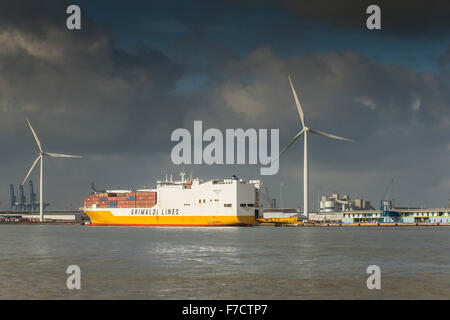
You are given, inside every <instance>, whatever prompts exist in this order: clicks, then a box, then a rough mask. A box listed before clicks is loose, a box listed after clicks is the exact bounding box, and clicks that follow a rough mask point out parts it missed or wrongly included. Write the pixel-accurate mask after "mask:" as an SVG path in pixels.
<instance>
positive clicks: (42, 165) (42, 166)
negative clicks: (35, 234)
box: [22, 119, 81, 222]
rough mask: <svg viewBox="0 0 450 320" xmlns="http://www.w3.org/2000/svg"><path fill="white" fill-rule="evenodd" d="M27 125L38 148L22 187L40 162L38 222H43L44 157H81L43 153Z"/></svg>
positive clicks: (37, 140)
mask: <svg viewBox="0 0 450 320" xmlns="http://www.w3.org/2000/svg"><path fill="white" fill-rule="evenodd" d="M27 122H28V125H29V126H30V129H31V132H32V133H33V136H34V139H35V140H36V144H37V146H38V148H39V156H38V157H37V158H36V160H34V162H33V164H32V166H31V168H30V171H28V173H27V175H26V176H25V179H23V182H22V185H24V183H25V182H26V181H27V179H28V177H29V176H30V174H31V171H33V169H34V167H35V166H36V164H37V163H38V161H39V160H40V161H41V174H40V175H41V177H40V186H39V218H40V221H41V222H43V221H44V200H43V199H42V197H43V178H42V176H43V170H44V156H49V157H53V158H81V156H74V155H70V154H60V153H50V152H44V151H43V150H42V146H41V142H40V141H39V138H38V137H37V135H36V132H34V130H33V127H32V126H31V123H30V121H28V119H27Z"/></svg>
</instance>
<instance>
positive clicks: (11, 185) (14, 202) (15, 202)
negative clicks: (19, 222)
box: [9, 183, 17, 210]
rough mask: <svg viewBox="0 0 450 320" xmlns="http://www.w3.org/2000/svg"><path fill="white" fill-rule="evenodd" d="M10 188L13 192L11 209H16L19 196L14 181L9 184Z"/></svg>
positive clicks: (11, 192)
mask: <svg viewBox="0 0 450 320" xmlns="http://www.w3.org/2000/svg"><path fill="white" fill-rule="evenodd" d="M9 190H10V194H11V210H15V209H17V197H16V195H15V194H14V185H13V184H12V183H11V184H10V185H9Z"/></svg>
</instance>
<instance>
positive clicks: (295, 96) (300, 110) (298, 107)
mask: <svg viewBox="0 0 450 320" xmlns="http://www.w3.org/2000/svg"><path fill="white" fill-rule="evenodd" d="M288 78H289V83H290V84H291V88H292V93H293V94H294V99H295V103H296V104H297V109H298V114H299V115H300V120H301V121H302V128H304V127H305V115H304V114H303V109H302V106H301V105H300V101H298V97H297V92H295V89H294V85H293V84H292V80H291V77H290V76H288Z"/></svg>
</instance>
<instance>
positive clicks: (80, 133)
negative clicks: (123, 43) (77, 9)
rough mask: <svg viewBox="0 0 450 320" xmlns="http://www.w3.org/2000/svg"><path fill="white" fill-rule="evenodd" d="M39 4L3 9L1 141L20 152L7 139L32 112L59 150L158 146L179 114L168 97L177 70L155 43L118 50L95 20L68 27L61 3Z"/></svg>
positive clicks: (40, 130) (179, 70)
mask: <svg viewBox="0 0 450 320" xmlns="http://www.w3.org/2000/svg"><path fill="white" fill-rule="evenodd" d="M26 3H27V4H28V2H26ZM36 3H37V2H33V4H32V5H31V8H29V7H28V6H27V5H25V4H24V3H22V5H18V4H17V3H16V2H14V5H13V6H10V7H9V6H8V7H7V8H2V9H5V10H6V9H7V10H8V13H9V15H8V17H9V18H8V19H5V20H3V22H2V24H3V27H4V28H2V29H1V31H0V43H1V46H0V84H1V86H0V95H1V99H0V112H1V113H2V117H1V119H0V131H1V132H2V138H1V140H2V142H3V143H4V144H7V145H9V147H10V148H11V149H13V150H14V149H15V150H18V145H20V143H18V141H17V140H16V141H14V139H12V137H13V136H14V135H15V134H17V133H18V132H19V131H20V132H23V129H24V128H25V127H24V125H25V122H24V121H25V117H29V118H30V119H31V120H32V123H33V124H34V126H35V127H36V130H37V131H38V133H39V134H40V135H42V136H43V137H46V136H51V137H53V138H52V141H51V143H52V145H53V146H54V147H56V148H58V147H64V146H65V145H67V144H68V143H70V145H72V146H73V148H74V151H77V152H81V153H84V154H86V153H89V152H94V153H95V152H110V153H121V152H125V151H130V150H131V151H144V149H145V148H148V147H149V146H152V147H155V148H156V149H158V147H159V145H158V143H157V138H158V137H159V138H162V136H164V137H166V136H167V134H168V132H170V130H169V129H171V126H172V125H176V118H173V117H172V119H174V121H175V124H174V123H173V122H171V121H169V117H167V115H170V114H173V113H177V114H179V115H182V113H183V110H180V109H178V108H177V104H176V103H174V101H176V99H175V100H174V99H170V96H171V92H172V91H173V90H174V88H175V83H176V81H177V80H178V79H179V77H180V76H181V74H182V68H181V67H180V66H179V65H177V64H176V63H174V62H172V61H171V60H170V59H169V58H167V57H166V56H165V55H164V54H163V53H161V52H159V51H157V50H154V49H152V48H148V47H142V48H140V49H138V50H135V52H128V51H124V50H121V49H117V48H115V46H114V42H113V40H112V39H111V36H110V34H109V33H108V32H106V31H104V30H103V29H102V28H99V27H96V26H95V25H92V24H91V25H90V24H87V25H85V24H83V28H82V30H81V31H68V30H67V28H66V27H65V20H64V19H65V18H66V17H67V15H66V13H65V7H64V6H61V3H60V1H56V2H54V3H53V4H55V5H54V6H48V7H49V11H47V10H46V9H47V5H48V3H49V2H45V4H46V5H44V6H43V8H40V7H39V6H36V8H35V5H36ZM3 5H4V4H3ZM22 9H23V10H22ZM34 9H36V10H34ZM1 12H2V14H3V15H4V14H5V13H4V12H5V11H4V10H1ZM19 17H20V18H19ZM61 18H63V19H61ZM16 20H17V21H23V23H18V24H16V23H14V21H16ZM8 22H9V24H7V23H8ZM83 23H84V20H83ZM169 100H170V102H169ZM49 123H51V125H49ZM23 138H24V139H28V138H29V136H28V135H27V136H26V137H23ZM21 141H23V140H21ZM155 141H156V143H155ZM152 142H153V145H152ZM2 160H3V161H5V158H3V159H2Z"/></svg>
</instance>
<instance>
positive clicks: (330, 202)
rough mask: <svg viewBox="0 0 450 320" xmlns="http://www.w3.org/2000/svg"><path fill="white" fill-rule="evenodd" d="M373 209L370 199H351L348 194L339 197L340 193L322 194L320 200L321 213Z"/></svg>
mask: <svg viewBox="0 0 450 320" xmlns="http://www.w3.org/2000/svg"><path fill="white" fill-rule="evenodd" d="M373 209H374V208H373V207H372V205H371V204H370V201H367V200H364V199H359V198H356V199H351V198H350V196H348V195H346V194H345V195H343V196H342V197H339V193H333V194H332V195H331V196H322V198H321V201H320V213H331V212H343V211H352V210H373Z"/></svg>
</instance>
